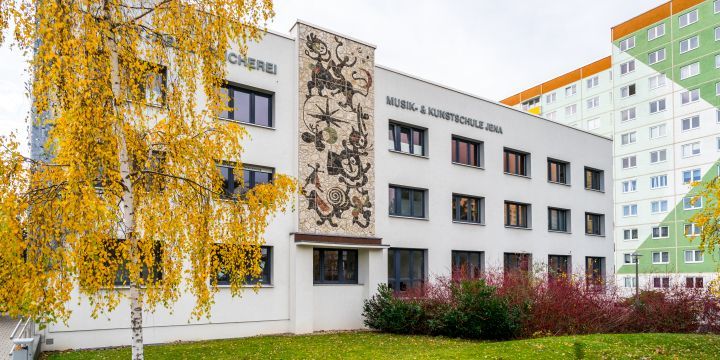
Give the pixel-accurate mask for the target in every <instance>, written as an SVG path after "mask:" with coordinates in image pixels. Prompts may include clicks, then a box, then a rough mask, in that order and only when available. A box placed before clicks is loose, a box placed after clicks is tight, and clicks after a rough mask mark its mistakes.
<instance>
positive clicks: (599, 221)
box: [585, 209, 637, 235]
mask: <svg viewBox="0 0 720 360" xmlns="http://www.w3.org/2000/svg"><path fill="white" fill-rule="evenodd" d="M636 213H637V209H636ZM585 234H588V235H605V215H602V214H593V213H585Z"/></svg>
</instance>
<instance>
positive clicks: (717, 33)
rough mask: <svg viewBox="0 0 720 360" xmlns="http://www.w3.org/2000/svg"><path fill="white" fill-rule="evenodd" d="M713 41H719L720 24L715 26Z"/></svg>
mask: <svg viewBox="0 0 720 360" xmlns="http://www.w3.org/2000/svg"><path fill="white" fill-rule="evenodd" d="M715 41H720V26H719V27H716V28H715Z"/></svg>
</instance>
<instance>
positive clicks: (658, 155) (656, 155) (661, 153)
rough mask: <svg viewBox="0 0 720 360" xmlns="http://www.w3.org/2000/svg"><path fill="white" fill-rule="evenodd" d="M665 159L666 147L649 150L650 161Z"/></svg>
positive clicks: (655, 162) (653, 162)
mask: <svg viewBox="0 0 720 360" xmlns="http://www.w3.org/2000/svg"><path fill="white" fill-rule="evenodd" d="M665 161H667V149H661V150H655V151H651V152H650V163H651V164H657V163H661V162H665Z"/></svg>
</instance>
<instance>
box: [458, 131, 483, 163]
mask: <svg viewBox="0 0 720 360" xmlns="http://www.w3.org/2000/svg"><path fill="white" fill-rule="evenodd" d="M461 142H463V143H466V144H467V145H468V146H467V154H466V156H467V159H468V162H469V160H470V154H471V150H470V148H471V146H470V145H472V146H474V148H475V160H476V164H470V163H467V164H466V163H463V162H460V161H459V160H460V159H459V156H460V143H461ZM450 147H451V151H450V158H451V162H452V163H453V164H456V165H464V166H470V167H474V168H478V169H484V168H485V161H484V157H485V143H484V142H483V141H479V140H472V139H468V138H466V137H462V136H458V135H452V136H451V137H450ZM455 155H457V157H458V158H457V159H455V158H454V156H455Z"/></svg>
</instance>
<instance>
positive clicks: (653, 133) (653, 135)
mask: <svg viewBox="0 0 720 360" xmlns="http://www.w3.org/2000/svg"><path fill="white" fill-rule="evenodd" d="M665 135H667V125H666V124H660V125H655V126H651V127H650V139H657V138H659V137H663V136H665Z"/></svg>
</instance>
